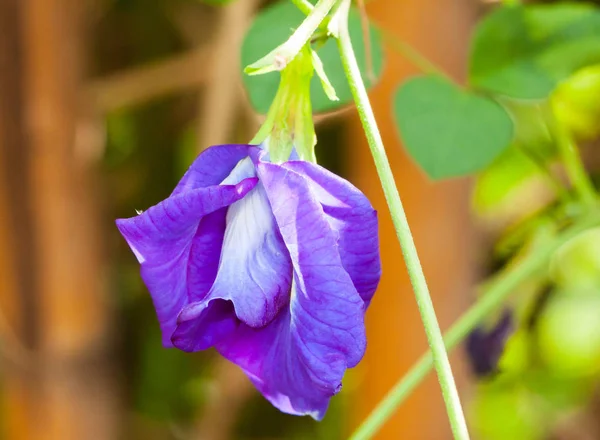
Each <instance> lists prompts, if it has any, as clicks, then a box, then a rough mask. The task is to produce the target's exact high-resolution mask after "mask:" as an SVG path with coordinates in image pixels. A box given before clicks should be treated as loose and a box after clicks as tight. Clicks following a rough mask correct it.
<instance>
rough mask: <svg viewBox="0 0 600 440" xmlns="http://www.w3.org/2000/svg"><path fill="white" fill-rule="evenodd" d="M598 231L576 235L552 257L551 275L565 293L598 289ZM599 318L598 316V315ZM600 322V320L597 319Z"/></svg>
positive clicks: (599, 263)
mask: <svg viewBox="0 0 600 440" xmlns="http://www.w3.org/2000/svg"><path fill="white" fill-rule="evenodd" d="M598 249H600V229H598V228H596V229H592V230H589V231H587V232H585V233H583V234H580V235H578V236H577V237H575V238H574V239H572V240H571V241H569V242H568V243H566V244H565V245H564V246H562V247H561V248H560V249H559V250H558V251H557V252H556V253H555V254H554V256H553V259H552V264H551V274H552V277H553V279H554V281H555V282H556V283H557V284H558V285H559V286H561V287H562V288H563V289H565V290H566V291H567V292H572V293H576V294H587V293H588V292H590V291H594V290H598V289H599V288H600V253H599V252H598ZM599 316H600V315H599ZM599 321H600V319H599Z"/></svg>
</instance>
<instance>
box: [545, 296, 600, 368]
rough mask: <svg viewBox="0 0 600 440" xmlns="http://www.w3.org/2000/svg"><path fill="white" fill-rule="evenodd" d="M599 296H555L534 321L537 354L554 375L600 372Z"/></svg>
mask: <svg viewBox="0 0 600 440" xmlns="http://www.w3.org/2000/svg"><path fill="white" fill-rule="evenodd" d="M598 317H600V296H599V295H584V296H581V295H580V296H574V295H568V296H567V295H558V296H556V297H554V298H553V299H552V302H551V303H550V304H549V305H548V306H547V307H546V309H545V310H544V312H543V313H542V315H541V316H540V318H539V321H538V323H537V335H538V344H539V354H540V357H541V359H542V361H543V362H544V363H545V365H547V366H548V368H549V369H550V371H552V372H554V373H555V374H556V375H559V376H561V377H566V378H576V377H587V376H590V375H595V374H598V373H600V319H598Z"/></svg>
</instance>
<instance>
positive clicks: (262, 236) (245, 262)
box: [172, 182, 292, 351]
mask: <svg viewBox="0 0 600 440" xmlns="http://www.w3.org/2000/svg"><path fill="white" fill-rule="evenodd" d="M291 282H292V263H291V261H290V256H289V253H288V251H287V249H286V247H285V244H284V243H283V240H282V238H281V234H280V233H279V230H278V229H277V227H276V224H275V219H274V218H273V214H272V213H271V206H270V205H269V201H268V200H267V196H266V194H265V190H264V188H263V187H262V184H261V183H260V182H259V183H258V184H257V185H256V187H255V188H254V189H253V190H252V191H250V193H248V194H247V195H246V197H244V198H243V199H242V200H240V201H238V202H236V203H234V204H233V205H231V206H230V207H229V210H228V212H227V228H226V231H225V238H224V240H223V250H222V252H221V261H220V263H219V270H218V273H217V276H216V279H215V281H214V284H213V286H212V288H211V289H210V291H209V292H208V294H207V295H206V297H205V298H204V299H203V300H202V301H199V302H196V303H193V304H190V305H189V306H187V307H186V308H184V309H183V311H182V312H181V314H180V315H179V318H178V324H179V325H178V326H177V329H176V330H175V332H174V334H173V337H172V342H173V344H174V345H175V346H176V347H177V348H179V349H181V350H184V351H196V350H203V349H206V348H208V347H210V346H211V345H212V344H214V343H216V342H218V341H219V340H220V339H222V337H223V336H225V335H226V332H224V331H223V328H229V329H231V330H234V326H231V325H229V324H230V323H231V322H233V319H234V318H236V317H237V318H238V319H239V320H240V321H241V322H243V323H244V324H246V325H248V326H250V327H254V328H260V327H264V326H265V325H267V324H268V323H269V322H271V321H272V320H273V319H274V318H275V316H276V315H277V313H278V312H279V311H280V310H281V308H282V307H283V306H285V305H286V304H287V303H288V302H289V298H290V289H291ZM226 310H229V311H230V313H231V315H230V316H229V317H226V316H225V311H226ZM224 322H225V324H223V323H224ZM212 332H215V334H214V335H213V334H211V333H212ZM207 344H208V345H207Z"/></svg>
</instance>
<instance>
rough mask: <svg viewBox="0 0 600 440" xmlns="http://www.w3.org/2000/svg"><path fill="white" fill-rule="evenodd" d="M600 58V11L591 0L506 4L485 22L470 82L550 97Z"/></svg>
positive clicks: (491, 88) (522, 94) (507, 92)
mask: <svg viewBox="0 0 600 440" xmlns="http://www.w3.org/2000/svg"><path fill="white" fill-rule="evenodd" d="M599 61H600V10H599V9H598V8H596V7H593V6H591V5H585V4H576V3H559V4H554V5H533V6H505V7H500V8H498V9H496V10H495V11H494V12H492V13H491V14H490V15H488V16H487V17H486V18H485V19H484V20H483V21H481V22H480V23H479V25H478V26H477V29H476V31H475V36H474V37H473V41H472V47H471V60H470V72H469V81H470V83H471V84H472V85H473V86H475V87H478V88H482V89H486V90H489V91H492V92H495V93H499V94H503V95H507V96H512V97H515V98H523V99H542V98H546V97H547V96H548V95H549V94H550V92H552V90H554V88H555V87H556V86H557V84H558V83H559V82H560V81H562V80H564V79H565V78H567V77H568V76H569V75H571V74H572V73H573V72H575V71H576V70H577V69H580V68H582V67H585V66H588V65H591V64H594V63H596V62H599Z"/></svg>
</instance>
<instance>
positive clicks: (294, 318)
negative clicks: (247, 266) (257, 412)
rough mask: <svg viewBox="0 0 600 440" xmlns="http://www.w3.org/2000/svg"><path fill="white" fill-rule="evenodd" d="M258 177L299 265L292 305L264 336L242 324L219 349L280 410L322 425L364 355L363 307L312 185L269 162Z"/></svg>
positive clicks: (293, 258) (295, 274) (293, 173)
mask: <svg viewBox="0 0 600 440" xmlns="http://www.w3.org/2000/svg"><path fill="white" fill-rule="evenodd" d="M258 175H259V178H260V179H261V182H262V183H263V184H264V186H265V189H266V192H267V196H268V198H269V201H270V203H271V206H272V209H273V213H274V216H275V219H276V222H277V224H278V226H279V229H280V231H281V235H282V237H283V240H284V242H285V244H286V246H287V248H288V250H289V252H290V255H291V260H292V263H293V268H294V283H293V285H294V287H293V289H292V295H291V300H290V306H289V309H288V310H284V311H282V312H281V313H280V314H279V315H278V316H277V318H276V319H275V320H274V321H272V322H271V323H270V324H269V325H267V326H266V327H264V328H262V329H252V328H250V327H248V326H246V325H243V324H241V325H240V326H239V327H238V329H237V330H236V331H235V332H234V333H233V334H232V335H231V336H230V337H227V338H224V339H222V340H221V341H220V342H218V343H217V344H216V348H217V350H219V352H221V353H222V354H223V355H224V356H225V357H227V358H228V359H230V360H232V361H233V362H235V363H236V364H238V365H240V366H241V367H242V368H243V369H244V371H245V372H246V373H247V374H248V376H249V377H250V378H251V380H252V381H253V382H254V384H255V385H256V386H257V388H258V389H259V390H260V391H261V392H262V393H263V395H265V397H266V398H267V399H269V400H270V401H271V402H272V403H273V404H274V405H275V406H276V407H277V408H279V409H280V410H281V411H284V412H288V413H291V414H310V415H311V416H313V417H314V418H316V419H320V418H321V417H323V415H324V413H325V410H326V408H327V405H328V402H329V399H330V398H331V396H333V395H334V394H335V393H337V392H338V391H339V390H340V387H341V380H342V377H343V375H344V372H345V370H346V368H347V367H352V366H355V365H356V364H357V363H358V362H359V360H360V359H361V358H362V356H363V353H364V350H365V345H366V340H365V333H364V322H363V315H364V302H363V300H362V299H361V297H360V296H359V294H358V292H357V291H356V289H355V287H354V285H353V283H352V280H351V279H350V276H349V275H348V273H347V272H346V271H345V270H344V268H343V266H342V262H341V259H340V255H339V253H338V250H337V246H336V237H335V234H334V231H332V230H331V227H330V225H329V223H328V221H327V220H326V218H325V214H324V212H323V209H322V207H321V204H320V203H319V202H318V201H317V200H316V199H315V197H314V196H313V194H312V193H311V191H310V190H309V184H308V181H307V180H306V179H305V178H304V177H302V176H301V175H299V174H298V173H296V172H294V171H292V170H289V169H286V168H284V167H282V166H278V165H274V164H269V163H259V164H258Z"/></svg>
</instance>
